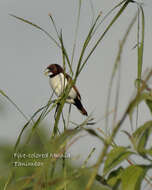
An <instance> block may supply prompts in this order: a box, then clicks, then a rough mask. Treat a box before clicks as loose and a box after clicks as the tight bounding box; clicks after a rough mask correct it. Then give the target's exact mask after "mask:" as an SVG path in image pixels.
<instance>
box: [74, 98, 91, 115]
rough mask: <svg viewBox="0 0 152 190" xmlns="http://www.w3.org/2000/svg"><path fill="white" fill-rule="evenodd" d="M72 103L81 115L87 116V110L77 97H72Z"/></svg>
mask: <svg viewBox="0 0 152 190" xmlns="http://www.w3.org/2000/svg"><path fill="white" fill-rule="evenodd" d="M74 105H75V106H76V107H77V108H78V110H79V111H80V112H81V113H82V114H83V115H86V116H88V113H87V111H86V110H85V109H84V107H83V105H82V103H81V101H80V100H79V99H78V98H75V99H74Z"/></svg>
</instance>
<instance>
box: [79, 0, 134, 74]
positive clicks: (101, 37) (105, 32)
mask: <svg viewBox="0 0 152 190" xmlns="http://www.w3.org/2000/svg"><path fill="white" fill-rule="evenodd" d="M130 2H132V1H131V0H128V1H125V3H124V5H123V6H122V7H121V8H120V10H119V11H118V13H117V14H116V15H115V17H114V18H113V19H112V21H111V22H110V24H109V25H108V26H107V28H106V30H105V31H104V32H103V34H102V35H101V36H100V38H99V39H98V41H97V42H96V44H95V45H94V47H93V48H92V50H91V51H90V53H89V54H88V56H87V57H86V59H85V60H84V61H83V64H82V66H81V68H80V71H79V73H80V72H81V71H82V69H83V67H84V66H85V64H86V63H87V61H88V59H89V58H90V56H91V55H92V54H93V52H94V51H95V49H96V48H97V46H98V45H99V43H100V42H101V41H102V39H103V38H104V36H105V35H106V34H107V32H108V31H109V29H110V28H111V27H112V25H113V24H114V23H115V22H116V20H117V19H118V18H119V16H120V15H121V14H122V13H123V12H124V10H125V9H126V8H127V6H128V4H129V3H130Z"/></svg>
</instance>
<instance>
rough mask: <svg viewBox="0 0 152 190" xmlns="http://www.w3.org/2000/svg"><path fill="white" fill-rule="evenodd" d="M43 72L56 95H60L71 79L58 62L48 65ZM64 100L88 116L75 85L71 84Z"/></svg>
mask: <svg viewBox="0 0 152 190" xmlns="http://www.w3.org/2000/svg"><path fill="white" fill-rule="evenodd" d="M44 74H45V75H46V76H48V77H49V83H50V86H51V88H52V89H53V91H54V92H55V94H56V96H60V95H61V94H62V92H63V91H64V89H65V88H66V86H67V84H68V82H69V81H71V80H72V78H71V77H70V76H69V75H68V74H67V73H64V70H63V68H62V67H61V66H60V65H58V64H51V65H49V66H48V67H47V68H46V69H45V71H44ZM66 102H67V103H70V104H73V105H75V106H76V107H77V108H78V110H79V111H80V112H81V113H82V114H83V115H86V116H88V114H87V111H86V110H85V109H84V107H83V105H82V103H81V96H80V93H79V91H78V89H77V88H76V86H75V85H73V86H72V88H71V90H70V92H69V95H68V97H67V99H66Z"/></svg>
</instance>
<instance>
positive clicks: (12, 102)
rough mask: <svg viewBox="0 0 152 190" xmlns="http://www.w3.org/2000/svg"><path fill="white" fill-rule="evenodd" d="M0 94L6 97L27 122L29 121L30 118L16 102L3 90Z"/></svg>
mask: <svg viewBox="0 0 152 190" xmlns="http://www.w3.org/2000/svg"><path fill="white" fill-rule="evenodd" d="M0 94H1V95H2V96H4V97H5V98H6V99H7V100H8V101H9V102H10V103H11V104H12V105H13V106H14V107H15V108H16V109H17V111H18V112H19V113H20V114H21V115H22V116H23V117H24V118H25V120H27V121H28V120H29V119H28V117H27V116H26V115H25V114H24V113H23V111H22V110H21V109H20V108H19V107H18V106H17V104H15V103H14V101H13V100H12V99H11V98H9V97H8V96H7V94H5V92H4V91H3V90H0Z"/></svg>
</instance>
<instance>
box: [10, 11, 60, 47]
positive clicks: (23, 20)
mask: <svg viewBox="0 0 152 190" xmlns="http://www.w3.org/2000/svg"><path fill="white" fill-rule="evenodd" d="M10 16H12V17H14V18H16V19H18V20H20V21H22V22H25V23H27V24H30V25H32V26H34V27H35V28H37V29H39V30H41V31H42V32H44V33H45V34H46V35H47V36H48V37H49V38H50V39H51V40H52V41H53V42H54V43H55V44H56V45H57V46H58V47H59V48H60V45H59V43H58V42H57V41H56V40H55V39H54V38H53V37H52V36H51V35H50V34H49V33H48V32H47V31H46V30H44V29H43V28H41V27H40V26H38V25H37V24H34V23H32V22H30V21H28V20H26V19H24V18H21V17H18V16H16V15H13V14H10Z"/></svg>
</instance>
